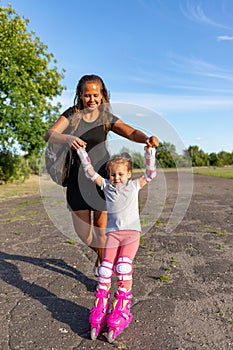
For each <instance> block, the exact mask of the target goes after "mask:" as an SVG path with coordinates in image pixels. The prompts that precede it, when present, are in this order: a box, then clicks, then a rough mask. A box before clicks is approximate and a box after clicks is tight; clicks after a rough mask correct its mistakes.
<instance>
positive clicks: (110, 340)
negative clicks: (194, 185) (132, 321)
mask: <svg viewBox="0 0 233 350" xmlns="http://www.w3.org/2000/svg"><path fill="white" fill-rule="evenodd" d="M114 339H115V338H114V331H113V330H112V331H110V332H109V333H108V341H109V343H113V342H114Z"/></svg>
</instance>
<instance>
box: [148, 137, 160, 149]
mask: <svg viewBox="0 0 233 350" xmlns="http://www.w3.org/2000/svg"><path fill="white" fill-rule="evenodd" d="M146 144H147V146H148V147H155V148H157V147H158V145H159V141H158V139H157V137H156V136H151V137H148V139H147V140H146Z"/></svg>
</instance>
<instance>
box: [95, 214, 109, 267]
mask: <svg viewBox="0 0 233 350" xmlns="http://www.w3.org/2000/svg"><path fill="white" fill-rule="evenodd" d="M93 220H94V233H95V235H94V236H93V242H92V244H93V246H95V247H97V250H98V259H97V261H96V264H97V265H96V266H99V265H100V264H101V261H102V260H103V257H104V246H105V242H106V226H107V212H106V211H94V217H93Z"/></svg>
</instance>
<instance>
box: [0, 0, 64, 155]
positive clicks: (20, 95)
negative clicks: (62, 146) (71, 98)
mask: <svg viewBox="0 0 233 350" xmlns="http://www.w3.org/2000/svg"><path fill="white" fill-rule="evenodd" d="M28 23H29V19H24V17H22V16H20V15H18V14H16V11H15V10H14V9H13V8H12V6H11V5H10V4H9V5H8V7H2V6H1V7H0V62H1V65H0V130H1V131H0V135H1V149H0V151H1V150H3V149H5V150H6V149H8V150H10V151H11V152H13V153H14V147H17V149H20V150H22V151H23V152H24V153H25V154H26V155H28V156H30V155H31V154H39V152H40V151H41V150H42V149H43V147H44V145H45V142H44V135H45V132H46V130H47V129H48V127H49V125H50V124H51V122H52V121H54V119H55V118H56V117H57V115H58V113H59V108H60V105H59V104H57V105H56V106H54V105H53V104H52V99H53V98H54V97H55V96H58V95H61V93H62V91H63V89H64V88H65V87H64V86H62V85H60V80H61V79H62V78H63V77H64V76H63V73H64V70H62V72H61V73H59V71H58V68H57V66H56V63H57V61H56V60H55V59H54V55H53V54H52V53H48V52H47V46H46V45H44V44H43V43H42V42H41V41H40V38H39V37H37V36H36V35H35V32H28V30H27V25H28Z"/></svg>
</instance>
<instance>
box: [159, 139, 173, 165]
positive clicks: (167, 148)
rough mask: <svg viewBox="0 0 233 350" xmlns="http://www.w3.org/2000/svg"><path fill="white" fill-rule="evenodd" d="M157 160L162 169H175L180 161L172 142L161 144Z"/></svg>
mask: <svg viewBox="0 0 233 350" xmlns="http://www.w3.org/2000/svg"><path fill="white" fill-rule="evenodd" d="M156 158H157V159H158V161H159V164H160V166H161V167H162V168H175V167H176V162H177V160H178V154H177V153H176V147H175V146H174V145H173V144H171V143H170V142H160V144H159V147H158V148H157V152H156Z"/></svg>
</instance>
